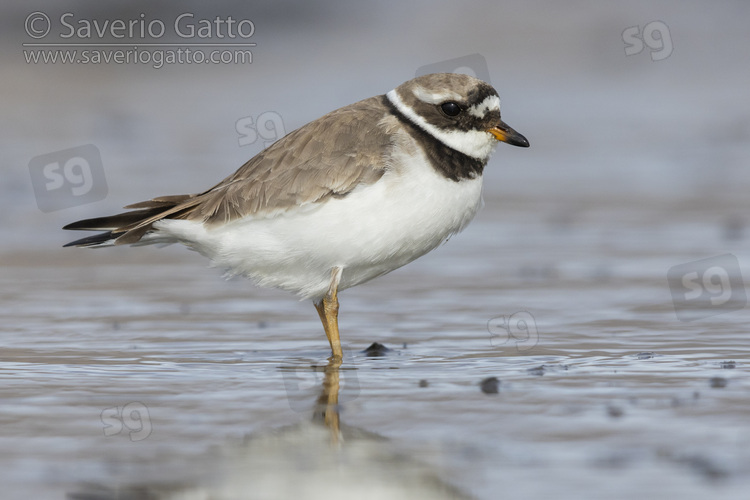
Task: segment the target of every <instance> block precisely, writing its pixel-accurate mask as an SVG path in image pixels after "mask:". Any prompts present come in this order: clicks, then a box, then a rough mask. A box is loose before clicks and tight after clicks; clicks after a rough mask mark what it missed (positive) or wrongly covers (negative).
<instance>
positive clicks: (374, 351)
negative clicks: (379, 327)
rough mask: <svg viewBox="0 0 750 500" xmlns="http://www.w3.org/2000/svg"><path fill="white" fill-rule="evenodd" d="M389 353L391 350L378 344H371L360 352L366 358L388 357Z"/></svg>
mask: <svg viewBox="0 0 750 500" xmlns="http://www.w3.org/2000/svg"><path fill="white" fill-rule="evenodd" d="M389 352H391V350H390V349H388V348H387V347H386V346H384V345H383V344H381V343H379V342H373V343H372V344H370V347H368V348H367V349H365V350H364V351H362V354H364V355H365V356H367V357H368V358H382V357H383V356H386V355H388V353H389Z"/></svg>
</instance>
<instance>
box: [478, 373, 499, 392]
mask: <svg viewBox="0 0 750 500" xmlns="http://www.w3.org/2000/svg"><path fill="white" fill-rule="evenodd" d="M479 387H480V388H481V389H482V392H483V393H485V394H497V393H498V392H500V391H499V388H500V381H499V380H498V379H497V377H487V378H486V379H484V380H482V382H481V383H480V384H479Z"/></svg>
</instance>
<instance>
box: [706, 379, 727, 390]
mask: <svg viewBox="0 0 750 500" xmlns="http://www.w3.org/2000/svg"><path fill="white" fill-rule="evenodd" d="M727 383H728V380H727V379H725V378H724V377H711V379H710V380H709V381H708V385H710V386H711V387H713V388H714V389H721V388H722V387H726V386H727Z"/></svg>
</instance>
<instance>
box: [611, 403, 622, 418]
mask: <svg viewBox="0 0 750 500" xmlns="http://www.w3.org/2000/svg"><path fill="white" fill-rule="evenodd" d="M624 414H625V412H624V411H623V409H622V408H620V407H619V406H615V405H609V406H607V415H609V416H610V417H612V418H619V417H622V416H623V415H624Z"/></svg>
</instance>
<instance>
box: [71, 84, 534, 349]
mask: <svg viewBox="0 0 750 500" xmlns="http://www.w3.org/2000/svg"><path fill="white" fill-rule="evenodd" d="M498 141H502V142H506V143H508V144H512V145H514V146H521V147H528V145H529V143H528V141H527V140H526V138H524V137H523V136H522V135H521V134H519V133H518V132H516V131H515V130H513V129H512V128H510V127H509V126H508V125H506V124H505V123H504V122H503V121H502V120H501V119H500V98H499V97H498V94H497V91H495V89H494V88H492V86H490V85H489V84H487V83H485V82H483V81H481V80H477V79H476V78H473V77H471V76H468V75H462V74H453V73H436V74H431V75H425V76H420V77H418V78H415V79H413V80H409V81H408V82H406V83H403V84H402V85H399V86H398V87H396V88H395V89H393V90H391V91H390V92H388V93H387V94H385V95H379V96H376V97H370V98H369V99H365V100H363V101H359V102H357V103H354V104H351V105H349V106H345V107H343V108H341V109H337V110H335V111H332V112H330V113H328V114H327V115H325V116H322V117H320V118H318V119H317V120H315V121H312V122H310V123H308V124H307V125H304V126H303V127H300V128H299V129H297V130H295V131H294V132H291V133H289V134H288V135H286V136H285V137H283V138H282V139H280V140H279V141H277V142H275V143H274V144H272V145H271V146H269V147H268V148H266V149H264V150H263V151H262V152H260V153H259V154H257V155H256V156H255V157H253V158H251V159H250V160H249V161H248V162H247V163H245V164H244V165H243V166H242V167H240V169H239V170H237V171H236V172H235V173H234V174H232V175H230V176H229V177H227V178H226V179H224V180H223V181H221V182H220V183H218V184H217V185H215V186H214V187H212V188H211V189H208V190H207V191H203V192H202V193H199V194H186V195H175V196H160V197H158V198H154V199H152V200H149V201H144V202H140V203H135V204H133V205H129V206H127V207H125V208H126V209H131V211H129V212H125V213H121V214H118V215H112V216H108V217H99V218H95V219H87V220H82V221H78V222H74V223H72V224H68V225H67V226H65V228H64V229H74V230H86V231H106V232H104V233H100V234H97V235H94V236H90V237H87V238H83V239H80V240H76V241H73V242H71V243H68V244H67V245H65V246H78V247H103V246H112V245H124V244H136V245H146V244H154V243H159V244H165V243H182V244H184V245H186V246H188V247H189V248H191V249H193V250H196V251H198V252H200V253H201V254H203V255H204V256H206V257H208V258H209V259H211V261H212V262H213V263H214V264H215V265H217V266H219V267H222V268H225V269H227V271H228V273H229V274H240V275H243V276H246V277H248V278H250V279H252V280H253V281H254V282H255V283H257V284H258V285H260V286H264V287H276V288H281V289H284V290H288V291H291V292H294V293H296V294H297V295H299V296H300V297H301V298H303V299H312V300H313V303H314V305H315V308H316V309H317V311H318V314H319V315H320V319H321V321H322V322H323V328H324V329H325V332H326V336H327V337H328V341H329V342H330V344H331V350H332V353H333V359H341V357H342V351H341V343H340V340H339V330H338V310H339V302H338V292H339V291H341V290H344V289H346V288H349V287H352V286H355V285H359V284H360V283H364V282H366V281H369V280H371V279H373V278H376V277H378V276H381V275H383V274H385V273H388V272H390V271H393V270H394V269H397V268H399V267H401V266H403V265H404V264H408V263H409V262H411V261H413V260H414V259H416V258H417V257H420V256H422V255H424V254H425V253H427V252H429V251H430V250H432V249H433V248H435V247H437V246H438V245H440V244H441V243H443V242H445V241H446V240H447V239H448V238H449V237H450V236H451V235H453V234H455V233H457V232H459V231H461V230H462V229H463V228H464V227H466V225H467V224H468V223H469V222H470V221H471V219H472V218H473V217H474V215H475V214H476V213H477V210H479V208H480V206H481V204H482V198H481V191H482V170H483V169H484V167H485V165H486V164H487V161H488V160H489V158H490V155H491V154H492V152H493V151H494V149H495V146H496V145H497V142H498Z"/></svg>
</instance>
